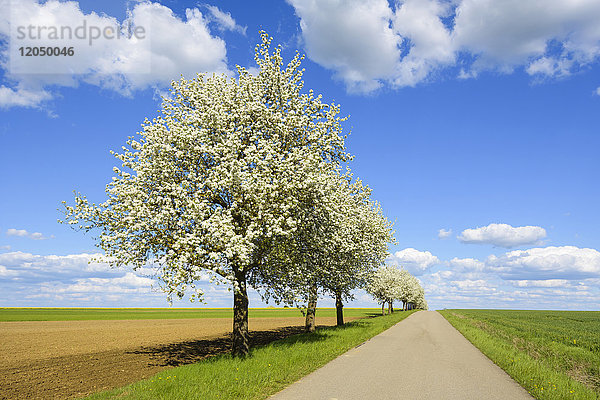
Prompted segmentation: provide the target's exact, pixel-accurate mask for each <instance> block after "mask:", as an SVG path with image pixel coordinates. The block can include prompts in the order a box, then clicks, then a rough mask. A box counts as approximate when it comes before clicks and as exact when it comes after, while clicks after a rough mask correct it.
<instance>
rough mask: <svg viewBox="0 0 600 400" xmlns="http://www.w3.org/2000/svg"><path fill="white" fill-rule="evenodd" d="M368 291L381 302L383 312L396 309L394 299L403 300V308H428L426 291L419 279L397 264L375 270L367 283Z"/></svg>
mask: <svg viewBox="0 0 600 400" xmlns="http://www.w3.org/2000/svg"><path fill="white" fill-rule="evenodd" d="M367 292H368V293H370V294H371V295H372V296H373V297H374V298H375V299H376V300H377V301H378V302H379V303H381V314H382V315H383V314H385V304H386V303H387V304H388V312H389V313H392V312H393V311H394V306H393V304H394V300H398V301H400V302H402V309H403V310H412V309H422V310H427V301H426V300H425V291H424V290H423V287H422V286H421V284H420V283H419V280H418V279H417V278H415V277H414V276H412V275H411V274H410V273H409V272H408V271H406V270H404V269H399V268H398V267H396V266H391V265H385V266H381V267H380V268H378V269H377V271H375V273H374V274H373V277H372V278H371V279H370V281H369V283H368V285H367Z"/></svg>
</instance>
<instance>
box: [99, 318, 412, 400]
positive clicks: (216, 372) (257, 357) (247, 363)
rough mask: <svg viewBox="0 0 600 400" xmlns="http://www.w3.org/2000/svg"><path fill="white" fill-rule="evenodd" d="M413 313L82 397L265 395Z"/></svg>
mask: <svg viewBox="0 0 600 400" xmlns="http://www.w3.org/2000/svg"><path fill="white" fill-rule="evenodd" d="M412 313H414V311H402V312H400V311H397V312H395V313H394V314H392V315H386V316H379V317H375V318H365V319H360V320H356V321H353V322H350V323H347V324H345V325H344V326H341V327H326V328H321V329H318V330H317V331H316V332H314V333H311V334H308V333H305V334H300V335H294V336H290V337H288V338H285V339H282V340H278V341H275V342H272V343H270V344H268V345H266V346H261V347H256V348H252V349H251V350H250V354H249V355H248V356H247V357H245V358H241V359H240V358H234V357H231V356H230V355H221V356H215V357H211V358H209V359H206V360H203V361H201V362H199V363H196V364H189V365H185V366H181V367H177V368H172V369H168V370H165V371H163V372H160V373H158V374H156V375H155V376H153V377H152V378H150V379H146V380H143V381H140V382H136V383H134V384H131V385H129V386H125V387H123V388H119V389H115V390H110V391H107V392H101V393H96V394H94V395H92V396H90V397H88V398H87V399H89V400H100V399H219V400H222V399H264V398H266V397H268V396H270V395H272V394H274V393H276V392H278V391H280V390H281V389H283V388H284V387H286V386H288V385H289V384H291V383H293V382H295V381H297V380H298V379H300V378H301V377H303V376H304V375H307V374H309V373H310V372H312V371H314V370H316V369H317V368H319V367H321V366H323V365H325V364H326V363H327V362H329V361H331V360H333V359H334V358H336V357H337V356H339V355H340V354H343V353H344V352H346V351H348V350H350V349H351V348H353V347H355V346H357V345H360V344H361V343H363V342H365V341H366V340H368V339H370V338H371V337H373V336H375V335H377V334H379V333H381V332H383V331H385V330H386V329H388V328H390V327H391V326H393V325H394V324H396V323H398V322H400V321H401V320H403V319H404V318H406V317H408V316H409V315H411V314H412Z"/></svg>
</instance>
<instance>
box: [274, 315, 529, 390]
mask: <svg viewBox="0 0 600 400" xmlns="http://www.w3.org/2000/svg"><path fill="white" fill-rule="evenodd" d="M271 398H272V399H275V400H301V399H306V400H319V399H325V400H332V399H337V400H352V399H360V400H371V399H377V400H384V399H435V400H446V399H448V400H452V399H457V400H466V399H477V400H482V399H485V400H493V399H498V400H507V399H510V400H519V399H532V397H531V396H530V395H529V394H528V393H527V392H526V391H525V389H523V388H522V387H521V386H519V384H517V383H516V382H515V381H514V380H512V378H511V377H510V376H508V375H507V374H506V373H505V372H504V371H502V370H501V369H500V368H499V367H498V366H496V365H495V364H494V363H492V362H491V361H490V360H489V359H488V358H487V357H486V356H484V355H483V354H482V353H481V352H480V351H479V350H478V349H477V348H475V347H474V346H473V345H472V344H471V343H470V342H469V341H467V340H466V339H465V338H464V337H463V336H462V335H461V334H460V333H459V332H458V331H457V330H456V329H454V328H453V327H452V325H450V324H449V323H448V321H446V320H445V319H444V317H442V316H441V315H440V314H439V313H438V312H436V311H419V312H417V313H415V314H413V315H411V316H410V317H408V318H407V319H405V320H403V321H401V322H399V323H398V324H396V325H395V326H393V327H392V328H390V329H388V330H387V331H385V332H383V333H381V334H379V335H377V336H375V337H374V338H372V339H371V340H369V341H367V342H366V343H364V344H362V345H361V346H358V347H356V348H354V349H352V350H350V351H348V352H347V353H345V354H343V355H341V356H340V357H338V358H336V359H335V360H333V361H331V362H330V363H328V364H326V365H325V366H323V367H322V368H320V369H318V370H316V371H314V372H313V373H312V374H310V375H307V376H305V377H304V378H302V379H301V380H299V381H298V382H296V383H294V384H292V385H291V386H289V387H287V388H286V389H284V390H283V391H281V392H279V393H277V394H275V395H274V396H272V397H271Z"/></svg>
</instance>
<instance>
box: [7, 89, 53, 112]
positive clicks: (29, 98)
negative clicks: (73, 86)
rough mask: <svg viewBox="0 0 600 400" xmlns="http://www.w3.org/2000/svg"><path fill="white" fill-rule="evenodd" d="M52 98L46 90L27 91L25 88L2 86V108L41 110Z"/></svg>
mask: <svg viewBox="0 0 600 400" xmlns="http://www.w3.org/2000/svg"><path fill="white" fill-rule="evenodd" d="M51 98H52V95H51V94H50V93H49V92H48V91H46V90H44V89H27V88H23V87H16V88H14V89H13V88H9V87H6V86H0V108H11V107H33V108H39V107H40V106H41V105H42V103H44V102H45V101H48V100H50V99H51Z"/></svg>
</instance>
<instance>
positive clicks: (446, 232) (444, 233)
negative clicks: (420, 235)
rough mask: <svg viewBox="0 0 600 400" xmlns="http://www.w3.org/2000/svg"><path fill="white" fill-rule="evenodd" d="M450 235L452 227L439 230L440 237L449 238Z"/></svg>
mask: <svg viewBox="0 0 600 400" xmlns="http://www.w3.org/2000/svg"><path fill="white" fill-rule="evenodd" d="M450 235H452V229H448V230H446V229H440V230H439V231H438V238H439V239H448V238H449V237H450Z"/></svg>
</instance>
